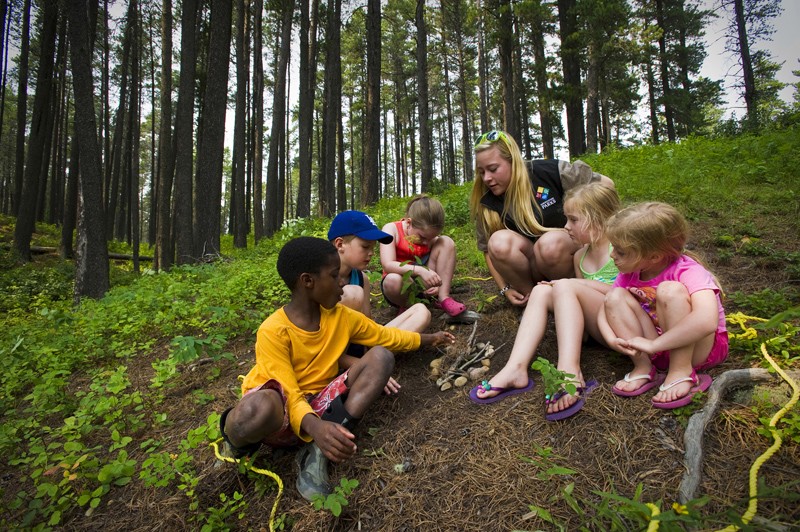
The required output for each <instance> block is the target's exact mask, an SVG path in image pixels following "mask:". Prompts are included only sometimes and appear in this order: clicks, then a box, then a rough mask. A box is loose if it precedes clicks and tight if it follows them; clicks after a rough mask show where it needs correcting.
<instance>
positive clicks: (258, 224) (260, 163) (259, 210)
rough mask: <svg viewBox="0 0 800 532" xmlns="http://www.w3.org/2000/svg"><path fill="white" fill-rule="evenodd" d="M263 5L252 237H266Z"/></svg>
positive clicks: (259, 10) (259, 5)
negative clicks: (264, 203) (263, 177)
mask: <svg viewBox="0 0 800 532" xmlns="http://www.w3.org/2000/svg"><path fill="white" fill-rule="evenodd" d="M263 30H264V1H263V0H254V3H253V114H254V116H253V128H252V141H251V143H252V153H253V235H254V238H255V241H256V242H258V241H259V240H261V239H262V238H263V237H264V205H263V201H264V197H263V192H264V186H263V181H262V172H263V169H264V57H263V55H262V54H263V49H264V35H263V33H264V31H263Z"/></svg>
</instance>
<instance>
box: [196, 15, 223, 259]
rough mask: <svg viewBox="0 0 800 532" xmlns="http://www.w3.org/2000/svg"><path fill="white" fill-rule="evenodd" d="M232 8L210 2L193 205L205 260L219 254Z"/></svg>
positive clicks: (198, 246) (199, 247)
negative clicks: (205, 74)
mask: <svg viewBox="0 0 800 532" xmlns="http://www.w3.org/2000/svg"><path fill="white" fill-rule="evenodd" d="M231 22H232V5H231V2H230V0H212V2H211V26H210V32H211V40H210V42H209V46H208V63H207V67H208V68H207V78H206V87H205V94H204V95H203V110H202V118H201V122H200V126H199V131H198V138H199V141H198V143H197V172H196V175H195V181H196V190H197V194H195V202H194V213H193V215H194V217H193V222H194V223H193V228H194V257H195V258H196V259H197V260H203V259H204V258H205V257H207V256H213V255H218V254H219V251H220V248H219V246H220V213H221V205H222V202H221V200H222V158H223V153H224V148H225V110H226V107H227V102H228V68H229V65H230V53H229V50H230V46H231Z"/></svg>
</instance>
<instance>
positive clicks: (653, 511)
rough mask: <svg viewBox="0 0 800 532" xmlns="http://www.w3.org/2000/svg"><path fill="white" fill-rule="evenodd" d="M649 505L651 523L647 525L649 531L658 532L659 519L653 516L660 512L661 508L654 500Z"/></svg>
mask: <svg viewBox="0 0 800 532" xmlns="http://www.w3.org/2000/svg"><path fill="white" fill-rule="evenodd" d="M647 507H648V508H650V524H649V525H647V532H656V530H658V519H653V518H654V517H656V516H657V515H658V514H660V513H661V510H659V509H658V506H656V505H655V504H653V503H652V502H648V503H647Z"/></svg>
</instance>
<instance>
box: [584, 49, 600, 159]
mask: <svg viewBox="0 0 800 532" xmlns="http://www.w3.org/2000/svg"><path fill="white" fill-rule="evenodd" d="M598 54H599V52H598V43H595V42H592V43H590V44H589V69H588V70H587V72H586V151H587V152H588V153H597V129H598V126H599V124H598V122H599V119H598V118H599V117H598V116H597V115H598V113H597V109H598V92H599V88H598V85H599V80H598V79H597V76H598V75H599V67H598V63H599V61H600V58H599V57H598Z"/></svg>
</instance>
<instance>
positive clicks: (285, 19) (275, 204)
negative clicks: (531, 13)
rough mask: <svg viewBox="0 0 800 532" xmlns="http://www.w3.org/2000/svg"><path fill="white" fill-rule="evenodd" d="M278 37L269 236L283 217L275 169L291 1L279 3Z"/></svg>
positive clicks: (269, 173)
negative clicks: (280, 9)
mask: <svg viewBox="0 0 800 532" xmlns="http://www.w3.org/2000/svg"><path fill="white" fill-rule="evenodd" d="M281 8H282V12H281V25H280V28H281V29H280V31H281V37H280V53H279V57H278V63H277V65H276V72H275V85H274V90H273V96H274V99H273V104H272V127H271V132H270V137H269V159H268V160H267V207H266V213H265V214H266V217H265V220H264V232H265V234H266V236H272V235H273V234H275V232H276V231H277V230H278V229H280V226H279V220H281V219H282V218H283V213H282V211H283V204H282V203H281V201H280V199H281V197H282V193H281V191H280V190H279V186H280V182H281V179H280V171H279V169H278V166H279V165H278V155H279V154H278V152H279V149H280V146H281V142H282V141H281V139H282V138H283V135H284V134H285V132H284V131H283V129H284V117H283V115H284V113H285V112H286V70H287V66H288V64H289V56H290V52H291V39H292V15H293V14H294V1H293V0H283V2H282V4H281Z"/></svg>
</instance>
